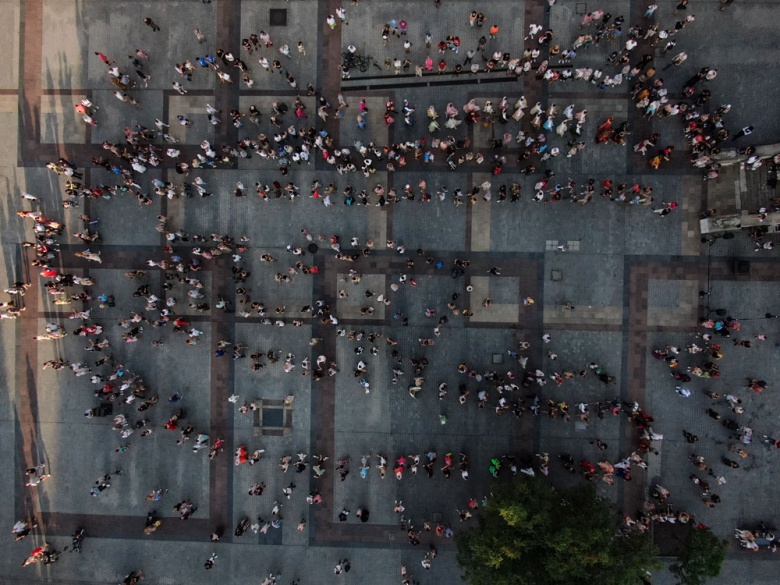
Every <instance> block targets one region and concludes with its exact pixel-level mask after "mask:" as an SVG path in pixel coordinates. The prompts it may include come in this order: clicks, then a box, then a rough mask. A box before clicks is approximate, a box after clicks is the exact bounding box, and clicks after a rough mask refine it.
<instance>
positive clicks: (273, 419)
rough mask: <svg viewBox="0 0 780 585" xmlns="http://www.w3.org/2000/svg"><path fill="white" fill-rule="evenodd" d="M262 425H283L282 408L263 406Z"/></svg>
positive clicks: (279, 426) (278, 426)
mask: <svg viewBox="0 0 780 585" xmlns="http://www.w3.org/2000/svg"><path fill="white" fill-rule="evenodd" d="M263 426H264V427H277V428H281V427H283V426H284V410H283V409H281V408H263Z"/></svg>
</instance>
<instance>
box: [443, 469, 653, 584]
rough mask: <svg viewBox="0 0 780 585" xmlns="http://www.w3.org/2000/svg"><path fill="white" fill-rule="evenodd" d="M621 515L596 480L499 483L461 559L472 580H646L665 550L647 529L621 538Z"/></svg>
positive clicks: (462, 545) (462, 543) (468, 534)
mask: <svg viewBox="0 0 780 585" xmlns="http://www.w3.org/2000/svg"><path fill="white" fill-rule="evenodd" d="M617 517H618V516H617V514H616V511H615V509H614V507H613V506H612V504H611V503H610V502H608V501H606V500H604V499H603V498H601V497H599V496H598V495H597V494H596V491H595V490H594V489H593V487H592V486H590V485H583V486H579V487H576V488H573V489H567V490H562V489H557V488H555V487H553V486H552V485H550V484H549V483H547V482H546V481H545V480H543V479H541V478H531V479H526V478H523V480H522V481H516V482H513V483H508V484H499V485H496V486H495V488H494V490H493V497H492V498H491V499H490V500H489V501H488V505H487V508H486V509H485V510H484V511H483V512H482V513H480V514H479V515H478V517H477V522H478V526H477V527H476V528H473V529H471V530H467V531H465V532H463V533H462V534H460V535H459V536H458V538H457V543H458V564H459V565H460V567H461V569H462V570H463V575H464V577H465V578H466V579H467V580H468V581H469V583H470V585H548V584H549V585H557V584H561V585H563V584H566V585H570V584H571V583H577V584H580V585H587V584H589V583H593V584H598V585H633V584H636V583H640V582H641V578H642V577H647V572H648V571H649V570H651V569H655V568H658V567H659V566H660V563H659V562H658V560H657V556H658V550H657V548H656V547H655V545H653V543H652V540H651V538H650V537H649V535H647V534H645V533H641V532H639V531H631V532H629V533H628V534H625V535H622V536H618V525H617Z"/></svg>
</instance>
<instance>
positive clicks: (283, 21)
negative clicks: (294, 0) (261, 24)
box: [268, 8, 287, 26]
mask: <svg viewBox="0 0 780 585" xmlns="http://www.w3.org/2000/svg"><path fill="white" fill-rule="evenodd" d="M268 23H269V24H270V25H271V26H287V9H286V8H271V9H270V10H269V11H268Z"/></svg>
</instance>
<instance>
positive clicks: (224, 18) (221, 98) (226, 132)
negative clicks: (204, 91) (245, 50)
mask: <svg viewBox="0 0 780 585" xmlns="http://www.w3.org/2000/svg"><path fill="white" fill-rule="evenodd" d="M216 16H217V27H216V47H217V48H218V49H222V50H223V51H225V52H226V53H233V54H234V55H239V54H240V53H241V0H220V1H219V2H217V15H216ZM231 78H232V79H233V83H231V84H225V83H222V81H218V83H217V87H215V89H214V100H215V104H214V106H215V107H216V108H217V109H218V110H222V115H223V117H227V115H228V112H230V111H231V110H237V109H238V93H239V90H240V84H241V79H240V76H239V75H238V74H236V73H233V74H231ZM214 138H215V142H216V143H217V144H235V143H236V142H237V141H238V128H236V127H235V126H233V124H220V125H219V126H217V128H216V129H215V133H214Z"/></svg>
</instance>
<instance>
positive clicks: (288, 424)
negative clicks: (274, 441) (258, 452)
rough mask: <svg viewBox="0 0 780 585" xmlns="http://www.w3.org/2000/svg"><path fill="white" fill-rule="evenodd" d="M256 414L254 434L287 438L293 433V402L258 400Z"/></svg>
mask: <svg viewBox="0 0 780 585" xmlns="http://www.w3.org/2000/svg"><path fill="white" fill-rule="evenodd" d="M255 405H256V406H257V409H256V410H255V412H254V434H255V436H259V435H271V436H279V437H286V436H289V434H290V433H291V432H292V401H291V400H265V399H263V400H258V401H256V402H255Z"/></svg>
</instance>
